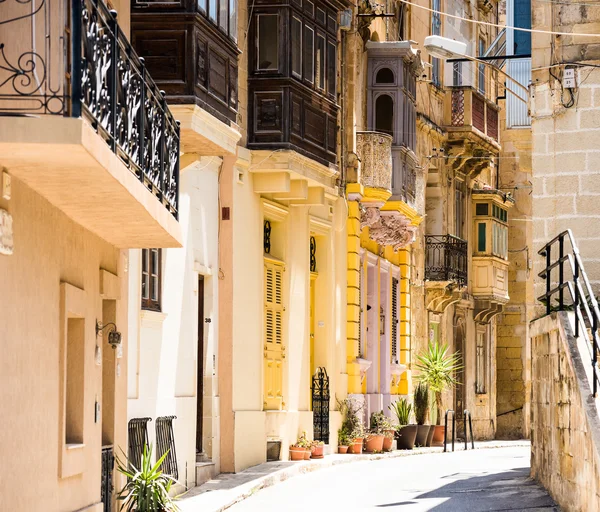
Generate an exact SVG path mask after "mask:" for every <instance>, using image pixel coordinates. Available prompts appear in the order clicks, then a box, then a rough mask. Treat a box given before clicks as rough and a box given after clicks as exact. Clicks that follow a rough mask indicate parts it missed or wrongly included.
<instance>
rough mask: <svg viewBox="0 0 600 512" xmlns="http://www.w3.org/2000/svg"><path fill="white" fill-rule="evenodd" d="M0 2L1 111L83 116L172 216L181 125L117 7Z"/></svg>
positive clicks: (86, 1) (62, 1) (78, 1)
mask: <svg viewBox="0 0 600 512" xmlns="http://www.w3.org/2000/svg"><path fill="white" fill-rule="evenodd" d="M2 5H3V7H2V16H1V18H0V24H1V25H3V26H2V32H1V33H0V36H2V38H1V39H0V115H2V116H40V115H53V116H64V117H70V118H80V117H83V118H84V119H86V120H87V121H88V122H89V123H90V125H91V126H92V127H93V129H94V130H95V131H96V132H97V134H98V135H99V136H100V137H101V138H102V139H103V140H104V141H105V143H106V144H107V145H108V146H109V148H110V149H111V150H112V152H113V153H114V154H115V155H117V156H118V157H119V159H120V160H121V162H122V163H123V164H125V165H126V166H127V167H128V168H129V169H130V170H131V172H132V173H133V174H134V175H135V176H136V177H137V178H138V180H139V181H140V182H141V183H143V184H144V186H146V187H147V188H148V189H149V190H151V191H152V193H153V194H154V195H155V196H156V198H157V199H158V200H159V201H161V202H162V204H163V205H164V206H165V208H166V209H167V210H168V211H169V212H170V213H171V214H172V215H173V216H175V217H176V218H177V213H178V194H179V190H178V187H179V142H180V138H179V126H178V123H177V122H176V121H175V118H174V117H173V115H172V114H171V112H170V111H169V108H168V107H167V105H166V101H165V96H164V93H163V92H162V91H160V90H159V88H158V87H157V86H156V84H155V83H154V81H153V80H152V78H151V77H150V75H149V74H148V73H147V72H146V68H145V65H144V61H143V59H141V58H139V57H138V55H137V54H136V53H135V51H134V50H133V48H132V46H131V44H130V43H129V41H128V40H127V38H126V37H125V35H124V33H123V31H122V30H121V28H120V27H119V25H118V23H117V13H116V11H111V10H109V9H108V7H107V6H106V4H105V3H103V1H102V0H40V1H39V2H36V3H34V2H32V1H31V0H8V1H6V3H3V4H2ZM67 151H68V150H67ZM82 172H83V169H82Z"/></svg>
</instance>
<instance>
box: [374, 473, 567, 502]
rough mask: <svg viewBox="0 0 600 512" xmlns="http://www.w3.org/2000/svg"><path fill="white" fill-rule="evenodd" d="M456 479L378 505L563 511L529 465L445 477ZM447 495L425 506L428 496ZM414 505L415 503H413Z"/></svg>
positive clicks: (433, 497)
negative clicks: (408, 498)
mask: <svg viewBox="0 0 600 512" xmlns="http://www.w3.org/2000/svg"><path fill="white" fill-rule="evenodd" d="M444 478H446V479H450V478H451V479H453V480H454V481H453V482H452V483H449V484H447V485H444V486H442V487H439V488H438V489H435V490H433V491H430V492H426V493H423V494H420V495H419V496H417V497H415V498H414V499H412V500H407V501H401V502H396V503H382V504H380V505H377V508H382V509H386V510H406V509H407V508H408V509H409V510H410V508H413V507H414V509H415V510H428V511H436V512H465V511H467V510H468V511H469V512H484V511H489V510H498V511H500V510H504V511H509V510H514V511H517V510H518V511H520V512H526V511H531V512H533V511H534V510H535V511H537V512H542V511H548V512H551V511H554V512H559V510H560V509H559V508H558V507H557V506H556V504H555V503H554V501H553V500H552V498H551V497H550V496H549V495H548V493H547V492H546V490H545V489H544V488H542V487H541V486H540V485H538V484H537V483H536V482H535V481H534V480H532V479H531V478H530V477H529V466H525V467H522V468H515V469H511V470H509V471H504V472H502V473H494V474H490V475H486V476H477V477H472V476H469V473H454V474H452V475H447V476H446V477H444ZM440 499H445V501H444V502H443V503H440V504H438V505H433V506H432V507H431V508H426V509H425V508H421V507H423V505H424V504H425V503H426V500H435V501H436V502H439V501H440ZM411 505H412V506H413V507H411Z"/></svg>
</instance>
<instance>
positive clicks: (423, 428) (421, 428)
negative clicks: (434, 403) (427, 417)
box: [415, 425, 431, 446]
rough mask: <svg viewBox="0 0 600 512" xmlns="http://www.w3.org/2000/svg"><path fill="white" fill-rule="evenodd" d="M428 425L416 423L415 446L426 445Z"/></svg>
mask: <svg viewBox="0 0 600 512" xmlns="http://www.w3.org/2000/svg"><path fill="white" fill-rule="evenodd" d="M429 427H430V425H417V438H416V439H415V445H416V446H427V436H428V435H429V431H430V430H431V429H430V428H429Z"/></svg>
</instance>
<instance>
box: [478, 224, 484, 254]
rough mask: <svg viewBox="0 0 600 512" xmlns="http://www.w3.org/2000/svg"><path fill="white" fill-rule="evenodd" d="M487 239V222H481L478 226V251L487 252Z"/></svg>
mask: <svg viewBox="0 0 600 512" xmlns="http://www.w3.org/2000/svg"><path fill="white" fill-rule="evenodd" d="M485 237H486V224H485V222H480V223H479V224H477V251H478V252H485V246H486V243H485Z"/></svg>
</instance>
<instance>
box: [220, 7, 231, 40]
mask: <svg viewBox="0 0 600 512" xmlns="http://www.w3.org/2000/svg"><path fill="white" fill-rule="evenodd" d="M228 7H229V0H219V27H221V29H223V30H224V31H225V33H227V27H228V26H229V13H228V12H227V11H228Z"/></svg>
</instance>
